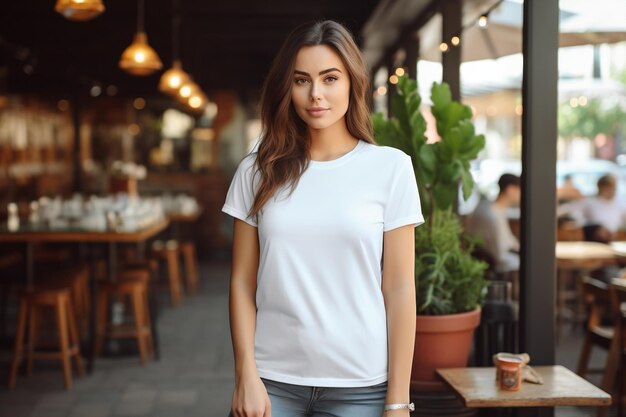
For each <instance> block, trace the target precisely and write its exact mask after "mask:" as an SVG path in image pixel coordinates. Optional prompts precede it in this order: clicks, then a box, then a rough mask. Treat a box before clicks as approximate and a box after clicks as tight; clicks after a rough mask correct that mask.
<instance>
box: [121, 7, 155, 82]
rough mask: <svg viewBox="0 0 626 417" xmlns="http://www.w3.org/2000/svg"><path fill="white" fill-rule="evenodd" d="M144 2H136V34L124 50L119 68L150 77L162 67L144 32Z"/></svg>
mask: <svg viewBox="0 0 626 417" xmlns="http://www.w3.org/2000/svg"><path fill="white" fill-rule="evenodd" d="M144 2H145V0H138V1H137V3H138V13H137V33H136V34H135V38H134V39H133V43H132V44H130V46H129V47H128V48H126V50H124V52H123V53H122V56H121V58H120V62H119V67H120V68H121V69H123V70H124V71H126V72H128V73H130V74H132V75H140V76H144V75H150V74H152V73H153V72H155V71H158V70H160V69H161V68H162V67H163V64H162V63H161V59H160V58H159V56H158V55H157V53H156V52H155V50H154V49H152V48H151V47H150V45H148V36H147V35H146V32H145V31H144V25H143V19H144Z"/></svg>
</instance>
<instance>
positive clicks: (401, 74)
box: [396, 67, 405, 77]
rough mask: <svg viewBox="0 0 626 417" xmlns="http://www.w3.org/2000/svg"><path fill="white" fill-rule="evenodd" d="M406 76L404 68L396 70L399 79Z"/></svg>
mask: <svg viewBox="0 0 626 417" xmlns="http://www.w3.org/2000/svg"><path fill="white" fill-rule="evenodd" d="M404 74H405V71H404V68H402V67H398V68H396V75H397V76H398V77H402V76H403V75H404Z"/></svg>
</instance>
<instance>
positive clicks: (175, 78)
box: [159, 0, 189, 95]
mask: <svg viewBox="0 0 626 417" xmlns="http://www.w3.org/2000/svg"><path fill="white" fill-rule="evenodd" d="M172 11H173V13H172V59H173V62H172V67H171V68H170V69H168V70H167V71H165V72H164V73H163V75H162V76H161V79H160V80H159V90H160V91H162V92H164V93H166V94H170V95H176V94H177V93H178V90H179V89H180V87H181V86H182V85H183V84H184V83H186V82H187V81H188V80H189V75H188V74H187V73H186V72H185V71H183V64H182V63H181V62H180V59H179V56H178V48H179V46H180V45H179V36H180V9H179V7H178V0H172Z"/></svg>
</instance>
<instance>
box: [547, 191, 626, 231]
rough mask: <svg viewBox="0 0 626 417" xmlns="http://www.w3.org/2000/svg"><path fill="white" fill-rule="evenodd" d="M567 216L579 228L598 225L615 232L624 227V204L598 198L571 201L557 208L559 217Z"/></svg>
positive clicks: (625, 205)
mask: <svg viewBox="0 0 626 417" xmlns="http://www.w3.org/2000/svg"><path fill="white" fill-rule="evenodd" d="M563 214H567V215H569V216H570V217H572V218H573V219H574V220H575V221H576V222H577V223H578V224H579V225H580V226H588V225H600V226H602V227H604V228H605V229H607V230H608V231H610V232H611V233H615V232H617V231H618V230H619V229H621V228H623V227H624V225H626V203H624V202H622V201H618V200H616V199H615V198H613V199H611V200H608V199H606V198H601V197H599V196H594V197H587V198H584V199H582V200H578V201H573V202H571V203H567V204H565V205H564V206H563V207H561V208H559V215H563Z"/></svg>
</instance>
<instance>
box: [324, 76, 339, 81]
mask: <svg viewBox="0 0 626 417" xmlns="http://www.w3.org/2000/svg"><path fill="white" fill-rule="evenodd" d="M338 79H339V78H338V77H337V76H335V75H329V76H328V77H326V78H324V81H326V82H327V83H333V82H335V81H337V80H338Z"/></svg>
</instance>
